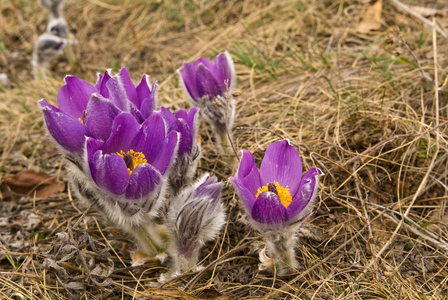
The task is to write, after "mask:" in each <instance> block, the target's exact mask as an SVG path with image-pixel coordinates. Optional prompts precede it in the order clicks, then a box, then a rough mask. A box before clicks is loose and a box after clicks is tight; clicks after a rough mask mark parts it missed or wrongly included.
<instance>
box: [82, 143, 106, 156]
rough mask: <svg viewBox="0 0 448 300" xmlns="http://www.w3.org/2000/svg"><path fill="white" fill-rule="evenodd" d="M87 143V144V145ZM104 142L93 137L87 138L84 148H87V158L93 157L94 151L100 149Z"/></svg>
mask: <svg viewBox="0 0 448 300" xmlns="http://www.w3.org/2000/svg"><path fill="white" fill-rule="evenodd" d="M87 144H88V146H87ZM103 145H104V142H102V141H98V140H95V139H94V138H87V142H86V149H87V158H89V157H93V155H94V154H95V152H97V151H98V150H101V149H102V148H103Z"/></svg>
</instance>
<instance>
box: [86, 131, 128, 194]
mask: <svg viewBox="0 0 448 300" xmlns="http://www.w3.org/2000/svg"><path fill="white" fill-rule="evenodd" d="M90 140H91V139H88V140H87V143H86V147H87V149H89V147H92V145H91V144H90V143H89V141H90ZM87 152H88V153H91V152H92V151H89V150H87ZM88 161H89V168H90V174H91V175H92V178H93V181H95V183H96V184H97V185H98V186H99V187H100V188H103V189H105V190H107V191H109V192H111V193H113V194H116V195H123V194H124V192H125V191H126V187H127V186H128V182H129V172H128V168H127V167H126V164H125V162H124V160H123V159H122V158H121V157H120V156H119V155H118V154H115V153H113V154H104V155H103V152H102V151H101V150H99V151H96V152H95V153H94V154H93V155H92V156H90V157H88Z"/></svg>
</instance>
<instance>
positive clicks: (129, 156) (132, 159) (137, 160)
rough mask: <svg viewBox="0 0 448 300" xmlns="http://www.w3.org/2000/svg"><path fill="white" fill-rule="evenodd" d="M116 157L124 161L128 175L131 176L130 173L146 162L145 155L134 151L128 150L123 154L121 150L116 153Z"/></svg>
mask: <svg viewBox="0 0 448 300" xmlns="http://www.w3.org/2000/svg"><path fill="white" fill-rule="evenodd" d="M117 154H118V155H120V157H121V158H122V159H123V160H124V162H125V163H126V166H127V167H128V172H129V175H131V173H132V171H134V169H135V168H137V166H138V165H141V164H143V163H145V162H147V160H146V158H145V155H144V154H143V153H142V152H135V151H134V150H132V149H131V150H129V151H128V152H124V151H123V150H121V151H120V152H117Z"/></svg>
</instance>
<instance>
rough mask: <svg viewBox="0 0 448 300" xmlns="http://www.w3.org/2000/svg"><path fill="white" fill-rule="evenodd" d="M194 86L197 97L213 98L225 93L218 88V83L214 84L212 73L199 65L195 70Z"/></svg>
mask: <svg viewBox="0 0 448 300" xmlns="http://www.w3.org/2000/svg"><path fill="white" fill-rule="evenodd" d="M196 86H197V90H198V94H199V97H203V96H209V97H210V98H213V97H216V96H218V95H221V94H223V93H224V92H225V90H222V89H221V88H220V86H219V84H218V82H216V79H215V77H214V76H213V74H212V72H211V71H210V70H209V69H207V68H206V67H204V65H203V64H199V66H198V69H197V70H196Z"/></svg>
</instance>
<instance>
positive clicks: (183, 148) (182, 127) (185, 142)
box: [169, 119, 193, 156]
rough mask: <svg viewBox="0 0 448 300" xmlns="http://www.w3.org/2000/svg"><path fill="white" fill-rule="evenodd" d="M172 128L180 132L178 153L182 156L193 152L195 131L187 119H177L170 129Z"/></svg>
mask: <svg viewBox="0 0 448 300" xmlns="http://www.w3.org/2000/svg"><path fill="white" fill-rule="evenodd" d="M172 130H174V131H176V132H179V133H180V140H179V150H178V155H179V156H182V155H184V154H189V153H191V150H192V149H193V132H192V131H191V129H190V127H189V126H188V124H187V121H185V120H184V119H178V120H176V121H175V122H174V124H173V125H172V126H171V128H170V129H169V131H172Z"/></svg>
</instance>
